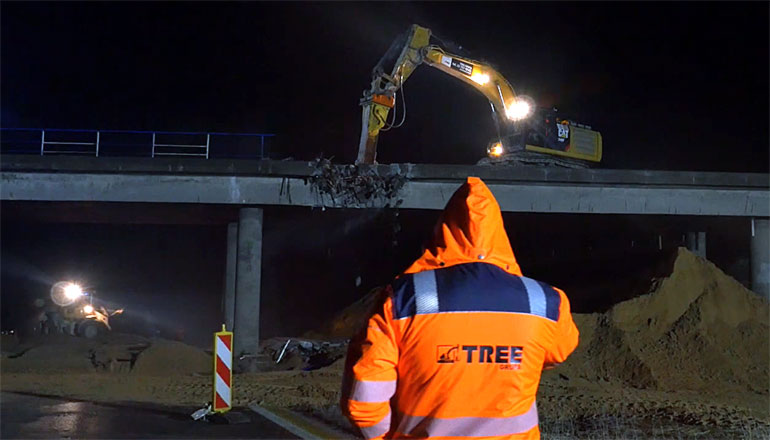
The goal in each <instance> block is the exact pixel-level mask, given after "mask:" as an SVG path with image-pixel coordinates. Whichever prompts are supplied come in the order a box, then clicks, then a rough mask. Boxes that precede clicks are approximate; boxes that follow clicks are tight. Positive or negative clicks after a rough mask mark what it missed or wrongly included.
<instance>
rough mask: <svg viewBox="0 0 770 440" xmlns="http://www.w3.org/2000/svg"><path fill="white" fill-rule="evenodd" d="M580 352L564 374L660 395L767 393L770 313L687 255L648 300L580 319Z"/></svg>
mask: <svg viewBox="0 0 770 440" xmlns="http://www.w3.org/2000/svg"><path fill="white" fill-rule="evenodd" d="M574 317H575V321H576V324H577V325H578V328H579V329H580V333H581V334H580V345H579V347H578V349H577V350H576V351H575V353H573V355H572V356H571V357H570V358H569V359H568V361H567V362H566V363H565V364H564V365H563V367H560V368H559V369H558V370H559V373H560V374H562V375H566V376H567V377H578V378H582V379H585V380H587V381H589V382H593V383H597V382H601V381H620V382H622V383H624V384H627V385H630V386H633V387H636V388H642V389H655V390H661V391H683V390H692V391H701V390H707V391H709V392H731V391H751V392H756V393H760V394H764V395H767V394H768V386H767V384H768V381H769V380H770V376H769V374H770V373H768V371H769V367H770V360H769V359H768V354H769V353H770V338H769V335H770V333H769V331H770V327H769V326H768V324H769V322H768V321H769V317H770V306H769V305H768V303H767V301H765V300H764V299H763V298H761V297H760V296H758V295H756V294H755V293H753V292H751V291H750V290H748V289H746V288H745V287H743V286H742V285H741V284H740V283H738V282H737V281H736V280H734V279H733V278H731V277H729V276H727V275H726V274H725V273H724V272H722V271H721V270H719V268H717V267H716V266H715V265H714V264H712V263H711V262H709V261H707V260H705V259H703V258H700V257H698V256H696V255H695V254H693V253H691V252H689V251H688V250H686V249H684V248H680V249H678V251H677V255H676V260H675V261H674V266H673V270H672V272H671V274H670V276H668V277H667V278H663V279H660V280H657V281H656V282H655V283H654V284H653V289H652V291H651V292H650V293H649V294H647V295H642V296H640V297H637V298H634V299H631V300H628V301H624V302H622V303H619V304H617V305H615V306H614V307H613V308H612V309H611V310H610V311H609V312H608V313H605V314H591V315H575V316H574Z"/></svg>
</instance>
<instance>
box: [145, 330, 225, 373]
mask: <svg viewBox="0 0 770 440" xmlns="http://www.w3.org/2000/svg"><path fill="white" fill-rule="evenodd" d="M212 359H213V358H212V355H211V354H209V353H206V352H205V351H204V350H201V349H199V348H197V347H193V346H191V345H187V344H183V343H181V342H176V341H168V340H164V339H156V340H153V342H152V345H150V347H149V348H147V349H146V350H144V351H142V352H141V353H139V356H138V357H137V359H136V362H135V363H134V366H133V368H132V369H131V374H135V375H143V376H172V375H174V376H176V375H190V374H208V375H211V374H212V371H213V368H214V367H213V360H212Z"/></svg>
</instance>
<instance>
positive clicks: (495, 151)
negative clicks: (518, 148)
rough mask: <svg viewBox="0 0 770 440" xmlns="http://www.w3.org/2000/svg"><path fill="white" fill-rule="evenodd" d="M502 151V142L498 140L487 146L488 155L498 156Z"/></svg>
mask: <svg viewBox="0 0 770 440" xmlns="http://www.w3.org/2000/svg"><path fill="white" fill-rule="evenodd" d="M504 152H505V150H504V149H503V144H501V143H500V142H495V143H494V144H492V145H490V146H489V148H487V154H489V156H490V157H500V156H502V155H503V153H504Z"/></svg>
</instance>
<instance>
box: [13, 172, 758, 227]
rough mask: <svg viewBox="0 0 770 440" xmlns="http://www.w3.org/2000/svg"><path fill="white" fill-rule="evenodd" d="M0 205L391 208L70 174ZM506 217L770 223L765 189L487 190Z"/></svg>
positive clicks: (190, 181) (26, 178) (438, 200)
mask: <svg viewBox="0 0 770 440" xmlns="http://www.w3.org/2000/svg"><path fill="white" fill-rule="evenodd" d="M0 183H1V184H2V186H1V187H0V199H2V200H3V201H8V200H24V201H92V202H149V203H204V204H235V205H293V206H313V207H321V206H324V207H339V208H342V207H346V208H379V207H384V206H386V205H388V204H391V205H392V203H393V200H372V201H369V202H366V203H357V204H343V203H341V202H340V201H339V200H332V199H331V197H329V196H328V195H325V194H321V193H318V191H317V190H315V189H314V188H313V187H312V186H311V185H308V184H307V183H306V182H305V180H304V179H299V178H288V177H284V178H281V177H252V176H198V175H125V174H72V173H40V172H3V173H1V175H0ZM460 183H461V180H459V179H458V180H454V181H451V180H450V181H444V182H435V181H409V182H406V183H405V185H404V187H403V188H402V189H401V191H400V193H399V194H398V197H397V198H398V199H400V200H401V204H400V207H402V208H411V209H434V210H436V209H443V208H444V206H445V204H446V202H447V201H448V199H449V197H450V196H451V195H452V193H454V191H455V190H456V189H457V187H458V186H459V185H460ZM489 186H490V189H491V190H492V192H493V193H494V194H495V197H496V198H497V199H498V202H499V203H500V206H501V208H502V210H503V211H505V212H542V213H584V214H669V215H707V216H750V217H767V216H770V192H769V191H768V189H767V187H751V188H743V187H741V188H732V187H726V188H713V187H700V186H697V185H692V186H649V185H631V184H622V185H621V184H614V185H610V184H596V183H558V184H556V183H547V182H516V183H502V182H500V183H491V184H490V185H489Z"/></svg>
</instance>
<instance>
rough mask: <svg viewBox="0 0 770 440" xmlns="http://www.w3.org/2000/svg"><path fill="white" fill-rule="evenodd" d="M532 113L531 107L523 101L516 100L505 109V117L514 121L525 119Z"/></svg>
mask: <svg viewBox="0 0 770 440" xmlns="http://www.w3.org/2000/svg"><path fill="white" fill-rule="evenodd" d="M531 113H532V105H531V104H530V103H529V102H527V101H526V100H524V99H518V98H517V99H516V101H514V102H513V104H511V105H510V106H508V108H507V109H505V116H507V117H508V119H511V120H514V121H520V120H522V119H526V118H527V117H528V116H529V115H530V114H531Z"/></svg>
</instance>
